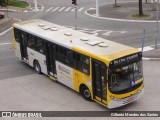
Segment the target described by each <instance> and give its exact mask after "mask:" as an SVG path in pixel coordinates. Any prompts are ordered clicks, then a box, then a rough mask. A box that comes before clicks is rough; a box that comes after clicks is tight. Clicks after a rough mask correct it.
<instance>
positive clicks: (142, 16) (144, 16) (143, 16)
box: [131, 14, 151, 18]
mask: <svg viewBox="0 0 160 120" xmlns="http://www.w3.org/2000/svg"><path fill="white" fill-rule="evenodd" d="M150 16H151V15H148V14H144V15H139V14H135V15H131V17H133V18H147V17H150Z"/></svg>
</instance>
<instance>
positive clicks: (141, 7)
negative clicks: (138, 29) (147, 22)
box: [139, 0, 143, 16]
mask: <svg viewBox="0 0 160 120" xmlns="http://www.w3.org/2000/svg"><path fill="white" fill-rule="evenodd" d="M139 16H143V5H142V0H139Z"/></svg>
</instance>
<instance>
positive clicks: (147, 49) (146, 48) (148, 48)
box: [138, 46, 154, 52]
mask: <svg viewBox="0 0 160 120" xmlns="http://www.w3.org/2000/svg"><path fill="white" fill-rule="evenodd" d="M138 49H139V50H142V48H138ZM153 49H154V48H153V47H151V46H146V47H144V48H143V52H146V51H150V50H153Z"/></svg>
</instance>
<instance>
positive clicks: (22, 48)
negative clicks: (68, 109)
mask: <svg viewBox="0 0 160 120" xmlns="http://www.w3.org/2000/svg"><path fill="white" fill-rule="evenodd" d="M13 41H14V49H15V54H16V56H17V57H18V58H19V59H20V60H22V61H24V62H25V63H27V64H28V65H30V66H32V67H34V69H35V71H36V72H37V73H44V74H46V75H48V76H49V77H50V78H51V79H53V80H55V81H58V82H60V83H62V84H64V85H66V86H68V87H69V88H71V89H73V90H75V91H77V92H79V93H80V94H81V95H82V96H83V97H84V99H86V100H94V101H96V102H98V103H100V104H102V105H104V106H106V107H108V108H116V107H120V106H123V105H126V104H128V103H131V102H133V101H135V100H136V99H137V98H139V96H140V95H141V94H142V93H143V89H144V80H143V71H142V53H141V52H140V51H139V50H138V49H136V48H133V47H129V46H126V45H122V44H119V43H116V42H112V41H109V40H106V39H102V38H99V37H96V36H92V35H89V34H86V33H82V32H79V31H76V30H72V29H69V28H66V27H64V26H60V25H56V24H53V23H50V22H47V21H43V20H39V19H36V20H29V21H22V22H19V23H15V24H13Z"/></svg>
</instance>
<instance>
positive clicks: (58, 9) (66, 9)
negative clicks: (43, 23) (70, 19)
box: [45, 7, 85, 12]
mask: <svg viewBox="0 0 160 120" xmlns="http://www.w3.org/2000/svg"><path fill="white" fill-rule="evenodd" d="M84 10H85V8H84V7H78V8H77V11H78V12H82V11H84ZM56 11H57V12H74V11H75V8H74V7H50V8H48V9H46V10H45V12H56Z"/></svg>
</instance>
